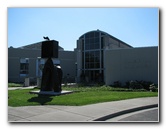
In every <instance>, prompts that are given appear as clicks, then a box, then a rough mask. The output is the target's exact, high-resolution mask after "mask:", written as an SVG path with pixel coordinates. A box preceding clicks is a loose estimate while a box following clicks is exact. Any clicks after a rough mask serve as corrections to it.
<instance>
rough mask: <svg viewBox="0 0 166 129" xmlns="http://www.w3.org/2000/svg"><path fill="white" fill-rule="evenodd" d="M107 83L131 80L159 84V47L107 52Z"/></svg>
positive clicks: (105, 62) (105, 60)
mask: <svg viewBox="0 0 166 129" xmlns="http://www.w3.org/2000/svg"><path fill="white" fill-rule="evenodd" d="M104 55H105V56H104V58H105V59H104V65H105V66H104V67H105V83H106V85H111V84H113V83H114V82H115V81H120V82H121V83H122V84H125V82H127V81H130V80H140V81H141V80H143V81H152V82H154V83H156V84H158V47H145V48H130V49H114V50H105V53H104Z"/></svg>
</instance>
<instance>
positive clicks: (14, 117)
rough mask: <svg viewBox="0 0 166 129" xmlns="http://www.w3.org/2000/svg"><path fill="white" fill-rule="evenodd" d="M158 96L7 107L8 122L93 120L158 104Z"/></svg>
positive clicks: (108, 117) (102, 119)
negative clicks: (90, 102)
mask: <svg viewBox="0 0 166 129" xmlns="http://www.w3.org/2000/svg"><path fill="white" fill-rule="evenodd" d="M158 101H159V100H158V97H147V98H136V99H128V100H121V101H114V102H105V103H98V104H91V105H85V106H59V105H45V106H24V107H8V121H9V122H94V121H105V120H107V119H110V118H111V117H112V118H113V117H115V116H118V115H122V114H126V113H130V112H134V111H137V110H142V109H147V108H152V107H157V106H158ZM115 122H116V121H115Z"/></svg>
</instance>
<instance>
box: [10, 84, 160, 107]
mask: <svg viewBox="0 0 166 129" xmlns="http://www.w3.org/2000/svg"><path fill="white" fill-rule="evenodd" d="M33 90H34V89H33ZM63 90H72V91H74V93H72V94H66V95H61V96H43V95H40V96H38V95H36V94H30V93H29V91H32V89H31V90H29V89H26V90H25V89H24V90H23V89H20V90H8V105H9V106H14V107H17V106H31V105H70V106H80V105H87V104H94V103H100V102H108V101H118V100H124V99H132V98H140V97H153V96H158V92H147V91H130V90H126V89H117V90H115V88H111V87H105V86H104V87H76V88H75V87H74V88H72V87H63Z"/></svg>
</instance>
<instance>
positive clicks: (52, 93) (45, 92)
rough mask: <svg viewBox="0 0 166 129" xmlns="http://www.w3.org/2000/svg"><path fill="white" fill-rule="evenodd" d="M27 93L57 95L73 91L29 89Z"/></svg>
mask: <svg viewBox="0 0 166 129" xmlns="http://www.w3.org/2000/svg"><path fill="white" fill-rule="evenodd" d="M29 93H32V94H39V95H50V96H58V95H65V94H71V93H73V91H64V90H63V91H61V92H54V91H40V90H38V91H30V92H29Z"/></svg>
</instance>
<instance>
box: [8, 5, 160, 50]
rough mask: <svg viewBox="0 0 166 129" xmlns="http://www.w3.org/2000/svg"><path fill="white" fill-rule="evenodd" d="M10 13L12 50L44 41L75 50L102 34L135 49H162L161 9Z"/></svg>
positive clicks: (20, 10) (21, 10) (26, 10)
mask: <svg viewBox="0 0 166 129" xmlns="http://www.w3.org/2000/svg"><path fill="white" fill-rule="evenodd" d="M7 11H8V13H7V15H8V16H7V21H8V23H7V25H8V30H7V35H8V36H7V38H8V47H10V46H13V47H14V48H17V47H21V46H24V45H28V44H32V43H36V42H40V41H43V40H44V39H43V36H48V37H49V38H50V39H51V40H57V41H59V45H60V46H61V47H63V48H64V49H65V50H70V51H72V50H74V48H76V41H77V40H78V38H79V37H80V36H81V35H82V34H84V33H86V32H88V31H92V30H97V29H99V30H101V31H104V32H106V33H109V34H110V35H112V36H114V37H116V38H118V39H120V40H122V41H124V42H125V43H127V44H129V45H131V46H133V47H146V46H158V45H159V9H158V8H105V7H104V8H13V7H9V8H8V10H7Z"/></svg>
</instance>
